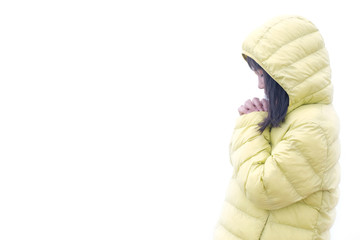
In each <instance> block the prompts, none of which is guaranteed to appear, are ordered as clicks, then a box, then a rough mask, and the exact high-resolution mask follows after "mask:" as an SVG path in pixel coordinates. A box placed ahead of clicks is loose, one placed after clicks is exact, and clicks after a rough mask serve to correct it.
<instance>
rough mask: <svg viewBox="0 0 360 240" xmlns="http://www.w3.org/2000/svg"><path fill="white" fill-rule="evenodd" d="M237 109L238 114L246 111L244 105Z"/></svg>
mask: <svg viewBox="0 0 360 240" xmlns="http://www.w3.org/2000/svg"><path fill="white" fill-rule="evenodd" d="M238 111H239V113H240V115H243V114H245V113H246V109H245V107H244V105H241V106H240V107H239V108H238Z"/></svg>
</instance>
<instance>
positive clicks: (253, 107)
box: [244, 99, 256, 112]
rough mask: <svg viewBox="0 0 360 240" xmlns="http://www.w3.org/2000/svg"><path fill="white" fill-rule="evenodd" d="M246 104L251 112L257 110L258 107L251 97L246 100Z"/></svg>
mask: <svg viewBox="0 0 360 240" xmlns="http://www.w3.org/2000/svg"><path fill="white" fill-rule="evenodd" d="M244 106H245V108H246V109H247V110H250V111H251V112H253V111H256V107H255V105H254V103H253V102H252V101H251V100H250V99H248V100H247V101H246V102H245V104H244Z"/></svg>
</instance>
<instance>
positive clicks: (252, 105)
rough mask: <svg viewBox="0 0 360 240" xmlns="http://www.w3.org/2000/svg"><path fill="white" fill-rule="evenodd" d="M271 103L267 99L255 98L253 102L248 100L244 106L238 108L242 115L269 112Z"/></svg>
mask: <svg viewBox="0 0 360 240" xmlns="http://www.w3.org/2000/svg"><path fill="white" fill-rule="evenodd" d="M268 104H269V101H268V100H266V99H261V100H259V98H253V100H250V99H248V100H247V101H246V102H245V104H244V105H241V106H240V107H239V108H238V111H239V113H240V115H243V114H247V113H251V112H260V111H265V112H267V111H268Z"/></svg>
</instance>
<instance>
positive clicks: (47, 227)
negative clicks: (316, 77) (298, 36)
mask: <svg viewBox="0 0 360 240" xmlns="http://www.w3.org/2000/svg"><path fill="white" fill-rule="evenodd" d="M355 3H356V1H346V0H343V1H314V0H311V1H304V0H302V1H296V2H294V1H285V0H284V1H228V0H221V1H220V0H218V1H211V0H207V1H205V0H204V1H200V0H191V1H190V0H182V1H170V0H167V1H165V0H164V1H105V0H102V1H90V0H88V1H78V0H71V1H64V0H63V1H1V4H0V61H1V62H0V239H4V240H7V239H37V240H40V239H128V240H132V239H164V240H165V239H172V240H178V239H179V240H180V239H181V240H183V239H212V232H213V228H214V226H215V223H216V221H217V220H218V217H219V214H220V209H221V205H222V203H223V200H224V197H225V191H226V187H227V184H228V181H229V179H230V177H231V173H232V168H231V165H230V162H229V156H228V144H229V141H230V136H231V134H232V129H233V127H234V123H235V119H236V118H237V117H238V112H237V108H238V107H239V106H240V105H242V104H243V102H244V101H245V100H246V99H248V98H252V97H254V96H258V97H263V93H262V91H260V90H258V89H257V78H256V75H255V74H254V73H253V72H252V71H251V70H250V69H249V67H248V66H247V64H246V62H245V61H244V60H243V59H242V57H241V45H242V42H243V40H244V39H245V37H246V36H247V35H248V34H249V33H250V32H251V31H252V30H253V29H255V28H256V27H258V26H260V25H261V24H263V23H264V22H265V21H267V20H268V19H270V18H272V17H274V16H276V15H279V14H299V15H302V16H304V17H306V18H308V19H309V20H311V21H312V22H313V23H315V25H316V26H317V27H318V28H319V29H320V32H321V33H322V35H323V37H324V39H325V44H326V47H327V49H328V52H329V55H330V61H331V66H332V73H333V74H332V77H333V83H334V105H335V107H336V110H337V112H338V114H339V117H340V120H341V143H342V155H341V160H340V161H341V166H342V178H341V185H340V187H341V198H340V202H339V205H338V207H337V218H336V222H335V224H334V226H333V228H332V239H347V240H353V239H354V240H356V239H360V228H359V226H358V217H359V214H360V212H359V210H360V207H359V206H360V204H359V202H360V197H359V194H358V191H359V187H358V186H359V185H358V183H359V170H358V169H359V167H360V164H359V160H360V159H359V151H358V149H359V146H358V144H357V143H358V142H359V140H358V136H359V134H360V132H359V124H358V116H359V115H358V103H357V102H358V98H357V96H358V95H359V93H358V92H359V80H360V79H359V74H358V73H357V70H358V69H359V61H358V56H359V42H360V39H359V31H358V29H359V28H358V26H357V24H356V23H358V22H360V19H359V13H358V7H356V6H355Z"/></svg>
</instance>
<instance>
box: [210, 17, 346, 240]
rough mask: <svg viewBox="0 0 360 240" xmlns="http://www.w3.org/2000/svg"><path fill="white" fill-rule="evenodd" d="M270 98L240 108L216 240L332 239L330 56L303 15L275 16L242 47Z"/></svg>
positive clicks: (335, 152)
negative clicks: (231, 167) (230, 168)
mask: <svg viewBox="0 0 360 240" xmlns="http://www.w3.org/2000/svg"><path fill="white" fill-rule="evenodd" d="M242 49H243V52H242V56H243V58H244V59H245V60H246V61H247V63H248V65H249V67H250V68H251V69H252V70H253V71H254V72H255V73H256V74H257V76H258V87H259V88H262V89H264V90H265V94H266V96H267V99H266V100H265V99H262V100H259V99H257V98H254V99H252V100H248V101H246V102H245V104H244V105H242V106H240V107H239V109H238V111H239V113H240V116H239V117H238V118H237V119H236V122H235V127H234V131H233V135H232V138H231V142H230V146H229V147H230V149H229V150H230V162H231V164H232V166H233V175H232V177H231V179H230V182H229V186H228V189H227V192H226V197H225V201H224V204H223V207H222V210H221V214H220V218H219V220H218V222H217V224H216V227H215V229H214V240H255V239H261V240H320V239H321V240H328V239H330V234H329V232H330V231H329V230H330V227H331V226H332V225H333V222H334V219H335V206H336V204H337V202H338V196H339V194H338V184H339V176H340V167H339V162H338V160H339V156H340V143H339V120H338V117H337V114H336V112H335V110H334V108H333V105H332V98H333V85H332V83H331V69H330V63H329V57H328V52H327V50H326V48H325V44H324V40H323V38H322V36H321V34H320V32H319V30H318V29H317V28H316V26H315V25H314V24H313V23H312V22H310V21H309V20H307V19H305V18H304V17H301V16H292V15H282V16H278V17H275V18H273V19H271V20H269V21H268V22H266V23H265V24H264V25H263V26H261V27H259V28H257V29H256V30H254V31H253V32H252V33H251V34H250V35H249V36H248V37H247V38H246V39H245V41H244V42H243V45H242Z"/></svg>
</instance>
